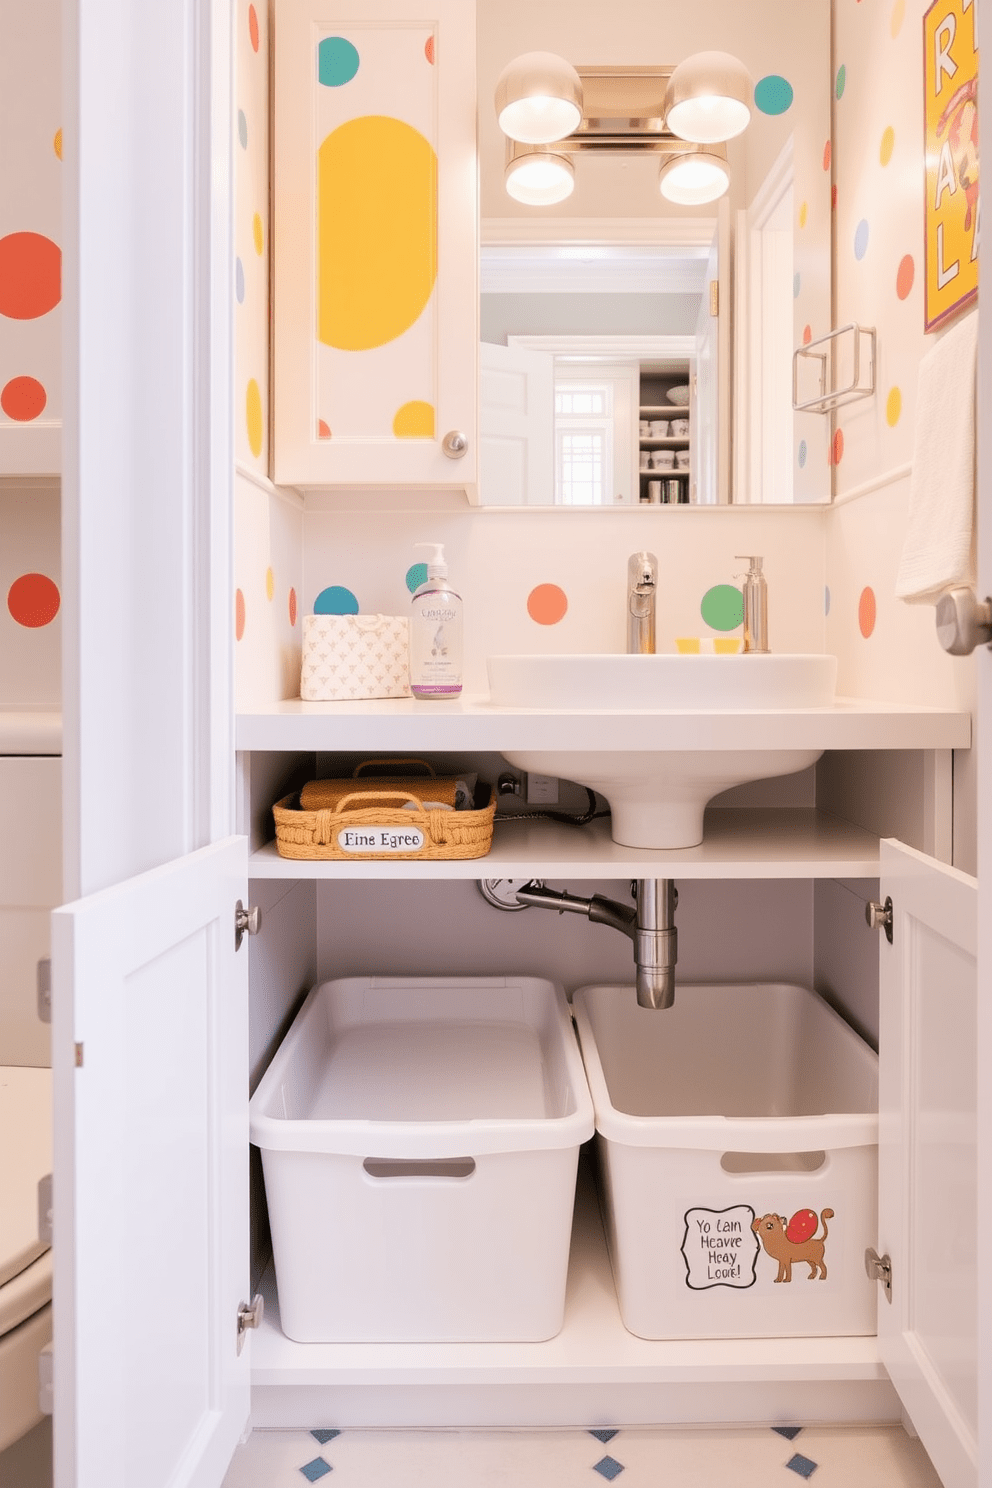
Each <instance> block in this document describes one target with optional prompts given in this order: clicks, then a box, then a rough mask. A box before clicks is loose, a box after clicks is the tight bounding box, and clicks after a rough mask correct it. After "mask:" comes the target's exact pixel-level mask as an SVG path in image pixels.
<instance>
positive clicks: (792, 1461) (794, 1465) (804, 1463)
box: [785, 1452, 817, 1478]
mask: <svg viewBox="0 0 992 1488" xmlns="http://www.w3.org/2000/svg"><path fill="white" fill-rule="evenodd" d="M785 1465H786V1467H789V1468H791V1469H792V1471H793V1472H794V1473H798V1474H799V1476H800V1477H801V1478H810V1477H812V1476H813V1474H814V1473H815V1472H816V1468H817V1464H816V1463H815V1462H810V1460H809V1458H808V1457H804V1456H803V1454H802V1453H801V1452H797V1453H796V1455H795V1456H794V1457H790V1458H789V1460H788V1462H787V1463H786V1464H785Z"/></svg>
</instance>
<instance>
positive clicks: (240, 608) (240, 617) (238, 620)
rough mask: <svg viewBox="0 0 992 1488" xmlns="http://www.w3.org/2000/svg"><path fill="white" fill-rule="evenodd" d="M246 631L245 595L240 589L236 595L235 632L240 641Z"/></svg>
mask: <svg viewBox="0 0 992 1488" xmlns="http://www.w3.org/2000/svg"><path fill="white" fill-rule="evenodd" d="M244 633H245V597H244V595H243V594H242V593H241V590H240V589H238V590H236V591H235V595H234V634H235V637H236V639H237V640H239V641H240V639H241V637H242V636H243V635H244Z"/></svg>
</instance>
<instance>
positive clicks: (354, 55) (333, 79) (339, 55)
mask: <svg viewBox="0 0 992 1488" xmlns="http://www.w3.org/2000/svg"><path fill="white" fill-rule="evenodd" d="M358 60H359V59H358V51H357V49H356V48H355V47H354V46H352V44H351V42H350V41H345V39H344V37H343V36H325V37H324V39H323V41H322V42H320V44H319V46H318V47H317V77H318V79H319V81H320V82H321V83H322V84H323V86H324V87H325V88H340V87H341V86H342V85H343V84H344V83H350V82H351V80H352V78H353V77H354V76H355V73H356V72H357V71H358Z"/></svg>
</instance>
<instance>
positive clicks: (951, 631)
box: [934, 586, 992, 656]
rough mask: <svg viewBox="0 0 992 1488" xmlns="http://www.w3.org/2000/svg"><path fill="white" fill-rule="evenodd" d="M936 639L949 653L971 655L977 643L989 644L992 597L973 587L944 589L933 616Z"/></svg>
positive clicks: (991, 623) (990, 640) (990, 642)
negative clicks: (985, 597)
mask: <svg viewBox="0 0 992 1488" xmlns="http://www.w3.org/2000/svg"><path fill="white" fill-rule="evenodd" d="M934 620H935V621H936V625H937V639H938V641H939V642H940V644H941V645H942V646H943V648H944V650H945V651H949V652H950V654H951V655H952V656H970V655H971V653H972V652H973V651H974V650H975V647H976V646H989V645H992V600H988V599H985V600H980V599H978V598H977V596H976V595H975V591H974V590H973V589H968V588H965V587H963V586H962V587H957V588H954V589H945V590H944V593H943V594H942V595H941V596H940V598H939V599H938V601H937V609H936V612H935V615H934Z"/></svg>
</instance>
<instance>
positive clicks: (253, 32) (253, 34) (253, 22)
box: [248, 5, 258, 52]
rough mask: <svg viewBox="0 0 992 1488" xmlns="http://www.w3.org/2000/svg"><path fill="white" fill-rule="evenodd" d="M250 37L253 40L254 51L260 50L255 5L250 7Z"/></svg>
mask: <svg viewBox="0 0 992 1488" xmlns="http://www.w3.org/2000/svg"><path fill="white" fill-rule="evenodd" d="M248 39H249V41H250V42H251V49H252V51H253V52H257V51H258V16H257V15H256V14H255V7H254V5H249V7H248Z"/></svg>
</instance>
